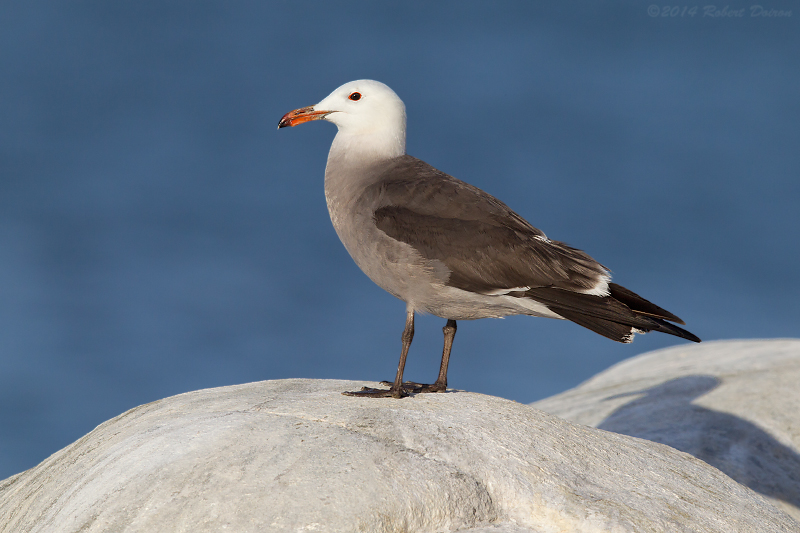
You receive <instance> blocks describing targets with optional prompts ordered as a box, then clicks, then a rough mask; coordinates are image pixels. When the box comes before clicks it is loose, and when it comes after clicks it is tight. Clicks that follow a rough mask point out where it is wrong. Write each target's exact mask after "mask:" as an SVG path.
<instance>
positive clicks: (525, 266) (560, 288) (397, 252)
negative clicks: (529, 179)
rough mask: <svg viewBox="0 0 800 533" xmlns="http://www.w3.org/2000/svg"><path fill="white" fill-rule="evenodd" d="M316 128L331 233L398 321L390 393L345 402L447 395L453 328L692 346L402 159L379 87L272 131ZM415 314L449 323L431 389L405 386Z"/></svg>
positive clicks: (580, 255) (663, 322) (488, 201)
mask: <svg viewBox="0 0 800 533" xmlns="http://www.w3.org/2000/svg"><path fill="white" fill-rule="evenodd" d="M319 119H323V120H327V121H328V122H333V123H334V124H336V126H337V127H338V128H339V131H338V133H337V134H336V137H335V138H334V139H333V144H332V145H331V150H330V153H329V154H328V164H327V166H326V168H325V198H326V200H327V202H328V211H329V212H330V216H331V221H332V222H333V227H334V228H335V229H336V233H337V234H338V235H339V238H340V239H341V240H342V243H343V244H344V246H345V248H347V251H348V252H350V255H351V256H352V257H353V259H354V260H355V262H356V264H357V265H358V266H359V267H360V268H361V270H363V271H364V272H365V273H366V274H367V276H369V277H370V279H372V281H374V282H375V283H377V284H378V285H380V286H381V287H383V288H384V289H385V290H386V291H388V292H389V293H391V294H393V295H394V296H396V297H398V298H400V299H401V300H403V301H404V302H406V310H407V315H406V326H405V329H404V331H403V336H402V339H403V349H402V352H401V354H400V364H399V365H398V367H397V376H396V377H395V380H394V383H393V384H391V387H390V388H389V389H388V390H382V389H368V388H366V387H364V389H362V390H361V391H357V392H345V393H344V394H348V395H352V396H367V397H386V396H392V397H394V398H400V397H402V396H405V395H407V394H408V393H409V392H442V391H445V390H446V389H447V365H448V362H449V359H450V349H451V348H452V345H453V338H454V337H455V334H456V320H472V319H476V318H496V317H502V316H507V315H530V316H541V317H548V318H561V319H567V320H571V321H573V322H575V323H576V324H579V325H581V326H583V327H585V328H588V329H590V330H592V331H594V332H596V333H599V334H600V335H603V336H604V337H608V338H609V339H612V340H615V341H619V342H631V341H632V340H633V335H634V333H646V332H648V331H661V332H663V333H669V334H670V335H675V336H678V337H682V338H684V339H688V340H691V341H695V342H700V339H698V338H697V337H696V336H694V335H693V334H691V333H689V332H688V331H686V330H685V329H682V328H679V327H678V326H675V325H673V324H670V323H669V322H677V323H679V324H683V323H684V322H683V321H682V320H681V319H680V318H678V317H677V316H675V315H673V314H672V313H670V312H668V311H665V310H664V309H662V308H660V307H658V306H657V305H655V304H652V303H650V302H649V301H647V300H645V299H644V298H642V297H641V296H639V295H637V294H635V293H633V292H632V291H630V290H628V289H626V288H624V287H621V286H620V285H617V284H615V283H611V276H610V275H609V272H608V270H607V269H606V268H605V267H604V266H602V265H601V264H600V263H598V262H597V261H595V260H594V259H592V258H591V257H589V255H588V254H586V253H585V252H582V251H580V250H577V249H575V248H572V247H570V246H567V245H566V244H564V243H562V242H558V241H551V240H550V239H548V238H547V237H546V236H545V234H544V233H542V232H541V231H539V230H538V229H536V228H534V227H533V226H531V225H530V224H529V223H528V222H526V221H525V220H524V219H523V218H522V217H521V216H519V215H518V214H516V213H515V212H514V211H512V210H511V209H509V207H508V206H506V205H505V204H504V203H503V202H501V201H500V200H497V199H496V198H494V197H493V196H491V195H489V194H487V193H485V192H483V191H482V190H480V189H478V188H477V187H473V186H472V185H469V184H468V183H464V182H463V181H460V180H457V179H456V178H454V177H452V176H449V175H447V174H445V173H444V172H440V171H439V170H436V169H435V168H433V167H432V166H430V165H428V164H427V163H425V162H424V161H420V160H419V159H416V158H414V157H411V156H409V155H406V153H405V146H406V111H405V105H404V104H403V101H402V100H400V98H399V97H398V96H397V95H396V94H395V93H394V91H392V90H391V89H390V88H389V87H387V86H386V85H384V84H382V83H380V82H377V81H372V80H359V81H353V82H350V83H346V84H344V85H342V86H341V87H339V88H338V89H336V90H335V91H333V92H332V93H331V94H330V95H329V96H328V97H327V98H325V99H324V100H322V101H321V102H320V103H318V104H317V105H314V106H310V107H303V108H301V109H296V110H294V111H291V112H289V113H287V114H286V115H284V116H283V118H282V119H281V121H280V123H279V125H278V128H283V127H286V126H296V125H297V124H302V123H303V122H309V121H311V120H319ZM415 311H420V312H425V313H431V314H434V315H436V316H440V317H442V318H446V319H447V325H446V326H445V327H444V351H443V353H442V364H441V367H440V369H439V377H438V378H437V380H436V382H435V383H433V384H431V385H421V384H417V383H411V382H405V383H404V382H403V369H404V367H405V363H406V356H407V355H408V349H409V347H410V346H411V339H412V338H413V337H414V312H415ZM384 383H386V382H384Z"/></svg>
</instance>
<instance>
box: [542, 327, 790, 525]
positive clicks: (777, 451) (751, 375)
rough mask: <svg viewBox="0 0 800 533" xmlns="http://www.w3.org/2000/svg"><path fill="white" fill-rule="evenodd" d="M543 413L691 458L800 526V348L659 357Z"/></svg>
mask: <svg viewBox="0 0 800 533" xmlns="http://www.w3.org/2000/svg"><path fill="white" fill-rule="evenodd" d="M533 405H534V406H535V407H537V408H539V409H543V410H545V411H547V412H549V413H552V414H555V415H557V416H560V417H563V418H566V419H568V420H571V421H573V422H577V423H579V424H585V425H588V426H593V427H598V428H601V429H605V430H608V431H614V432H616V433H622V434H625V435H631V436H634V437H640V438H643V439H648V440H651V441H655V442H660V443H663V444H667V445H669V446H672V447H673V448H677V449H679V450H682V451H685V452H687V453H690V454H692V455H694V456H695V457H697V458H699V459H702V460H704V461H706V462H707V463H709V464H711V465H713V466H715V467H717V468H719V469H720V470H722V471H723V472H725V473H726V474H727V475H729V476H730V477H732V478H733V479H735V480H736V481H738V482H740V483H742V484H743V485H746V486H748V487H750V488H752V489H753V490H755V491H757V492H759V493H761V494H763V495H765V496H767V497H768V498H770V499H771V500H772V501H773V502H774V503H775V504H776V505H778V506H780V507H781V508H782V509H783V510H785V511H786V512H787V513H789V514H791V515H792V516H794V517H795V518H796V519H798V520H800V340H797V339H779V340H758V341H750V340H748V341H725V342H709V343H703V344H699V345H683V346H678V347H674V348H669V349H665V350H659V351H656V352H650V353H647V354H644V355H640V356H638V357H634V358H633V359H629V360H627V361H623V362H622V363H619V364H618V365H616V366H613V367H611V368H610V369H608V370H606V371H605V372H602V373H600V374H598V375H597V376H595V377H593V378H591V379H590V380H588V381H587V382H585V383H583V384H582V385H580V386H578V387H576V388H575V389H572V390H569V391H567V392H564V393H562V394H559V395H557V396H553V397H551V398H547V399H545V400H542V401H539V402H536V403H534V404H533ZM798 530H799V531H800V529H798Z"/></svg>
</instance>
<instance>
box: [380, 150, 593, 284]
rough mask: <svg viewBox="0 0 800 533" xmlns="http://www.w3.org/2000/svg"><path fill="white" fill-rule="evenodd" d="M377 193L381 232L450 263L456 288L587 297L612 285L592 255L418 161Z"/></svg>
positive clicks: (407, 161)
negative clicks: (550, 290) (547, 290)
mask: <svg viewBox="0 0 800 533" xmlns="http://www.w3.org/2000/svg"><path fill="white" fill-rule="evenodd" d="M373 188H377V190H373V191H372V192H373V193H375V194H377V198H378V207H377V208H376V209H375V211H374V215H373V216H374V219H375V223H376V225H377V226H378V228H379V229H380V230H381V231H383V232H384V233H386V234H387V235H388V236H390V237H392V238H393V239H396V240H398V241H402V242H404V243H406V244H409V245H411V246H413V247H414V248H415V249H416V250H417V251H418V252H419V253H420V254H421V255H422V256H423V257H425V258H427V259H430V260H438V261H441V262H442V263H444V264H445V265H446V266H447V268H448V269H450V271H451V274H450V278H449V280H448V281H447V285H449V286H452V287H456V288H459V289H463V290H468V291H472V292H479V293H492V292H495V291H502V290H504V289H512V288H518V287H519V288H522V287H531V288H532V287H556V288H560V289H566V290H570V291H579V292H584V291H586V290H588V289H592V288H594V287H595V286H596V285H597V284H598V283H600V282H601V281H602V280H604V279H605V280H607V279H608V271H607V269H606V268H605V267H603V266H602V265H601V264H600V263H598V262H597V261H595V260H594V259H592V258H591V257H590V256H589V255H588V254H586V253H585V252H582V251H580V250H577V249H575V248H572V247H570V246H567V245H566V244H564V243H561V242H557V241H550V240H548V239H547V238H546V237H545V235H544V233H542V232H541V231H539V230H538V229H536V228H534V227H533V226H531V225H530V224H529V223H528V222H526V221H525V220H524V219H523V218H522V217H520V216H519V215H517V214H516V213H515V212H514V211H512V210H511V209H510V208H509V207H508V206H506V205H505V204H504V203H503V202H501V201H499V200H497V199H496V198H494V197H493V196H491V195H489V194H487V193H485V192H483V191H482V190H480V189H478V188H477V187H473V186H471V185H469V184H467V183H464V182H462V181H460V180H457V179H456V178H453V177H452V176H449V175H447V174H445V173H444V172H440V171H438V170H436V169H435V168H433V167H431V166H430V165H428V164H427V163H425V162H423V161H420V160H418V159H415V158H413V157H411V156H403V157H400V158H398V159H397V160H395V162H394V163H393V164H392V165H391V166H389V167H388V168H387V169H385V171H384V172H383V173H382V176H381V179H379V180H378V181H377V182H376V184H375V185H373Z"/></svg>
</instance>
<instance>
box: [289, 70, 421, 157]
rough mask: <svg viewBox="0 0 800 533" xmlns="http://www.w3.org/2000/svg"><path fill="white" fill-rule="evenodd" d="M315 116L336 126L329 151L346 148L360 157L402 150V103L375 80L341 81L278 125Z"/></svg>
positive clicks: (389, 153) (388, 154)
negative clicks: (337, 129) (334, 87)
mask: <svg viewBox="0 0 800 533" xmlns="http://www.w3.org/2000/svg"><path fill="white" fill-rule="evenodd" d="M319 119H323V120H327V121H328V122H333V123H334V124H336V126H337V127H338V128H339V132H338V133H337V135H336V139H334V141H333V146H331V155H334V153H335V152H338V151H343V152H345V151H346V152H349V153H354V152H355V153H358V154H359V156H360V157H364V156H369V155H371V156H373V157H377V158H391V157H397V156H400V155H403V154H404V153H405V149H406V106H405V105H404V104H403V101H402V100H400V98H399V97H398V96H397V95H396V94H395V92H394V91H393V90H391V89H390V88H389V87H387V86H386V85H384V84H383V83H381V82H379V81H373V80H357V81H351V82H349V83H345V84H344V85H342V86H341V87H339V88H338V89H336V90H335V91H333V92H332V93H331V94H330V95H328V97H327V98H325V99H324V100H322V101H321V102H320V103H318V104H316V105H313V106H310V107H303V108H300V109H296V110H294V111H291V112H289V113H286V115H284V116H283V118H282V119H281V121H280V124H279V125H278V128H283V127H286V126H296V125H297V124H302V123H303V122H309V121H311V120H319Z"/></svg>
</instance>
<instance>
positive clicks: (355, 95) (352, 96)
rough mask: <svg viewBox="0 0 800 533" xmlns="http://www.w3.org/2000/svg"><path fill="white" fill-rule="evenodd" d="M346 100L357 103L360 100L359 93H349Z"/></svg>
mask: <svg viewBox="0 0 800 533" xmlns="http://www.w3.org/2000/svg"><path fill="white" fill-rule="evenodd" d="M348 98H349V99H350V100H352V101H354V102H357V101H359V100H361V93H359V92H355V93H350V96H348Z"/></svg>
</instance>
